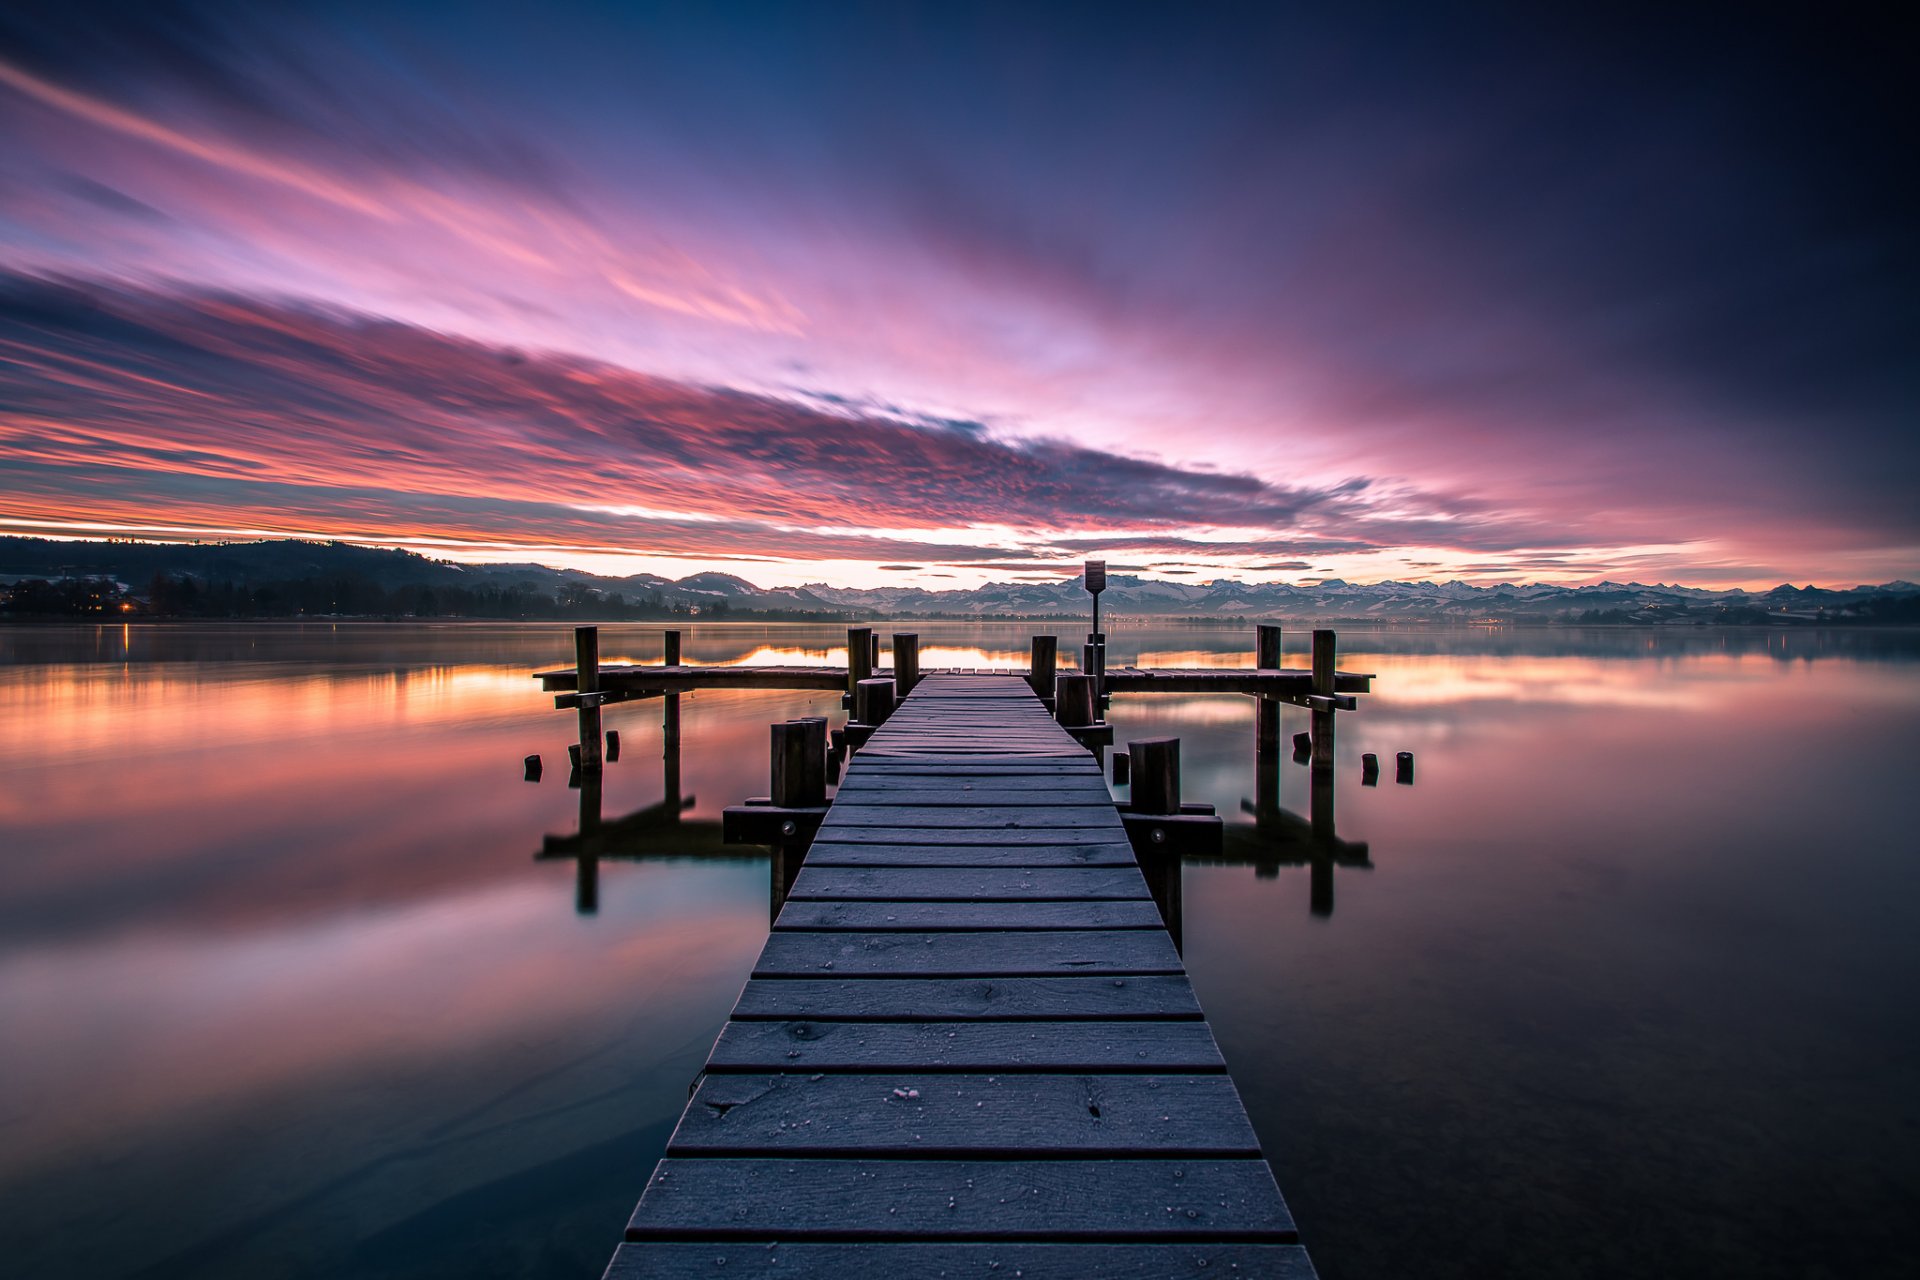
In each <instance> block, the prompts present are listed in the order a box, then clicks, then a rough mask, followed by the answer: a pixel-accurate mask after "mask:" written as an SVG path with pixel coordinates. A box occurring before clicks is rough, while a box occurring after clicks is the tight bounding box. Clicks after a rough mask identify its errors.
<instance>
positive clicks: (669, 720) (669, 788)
mask: <svg viewBox="0 0 1920 1280" xmlns="http://www.w3.org/2000/svg"><path fill="white" fill-rule="evenodd" d="M660 638H661V655H660V661H661V664H662V665H663V666H669V667H677V666H679V665H680V633H679V632H678V631H665V632H662V633H661V637H660ZM660 703H661V706H660V773H661V777H662V779H663V780H664V781H665V783H666V792H667V803H668V805H669V806H671V807H672V808H673V811H674V813H675V814H678V813H679V807H678V806H679V804H680V695H679V694H677V693H669V694H665V695H663V696H662V697H661V699H660Z"/></svg>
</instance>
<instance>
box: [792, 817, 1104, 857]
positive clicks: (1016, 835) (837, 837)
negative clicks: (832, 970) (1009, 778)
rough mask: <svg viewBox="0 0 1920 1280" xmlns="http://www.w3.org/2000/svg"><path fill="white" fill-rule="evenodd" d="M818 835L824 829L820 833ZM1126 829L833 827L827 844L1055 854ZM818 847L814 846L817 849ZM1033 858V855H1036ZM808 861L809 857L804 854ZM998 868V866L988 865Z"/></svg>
mask: <svg viewBox="0 0 1920 1280" xmlns="http://www.w3.org/2000/svg"><path fill="white" fill-rule="evenodd" d="M821 831H822V834H823V835H824V834H825V832H826V828H824V827H823V828H822V829H821ZM1125 839H1126V829H1125V828H1124V827H1120V825H1119V822H1118V820H1117V819H1116V820H1115V821H1114V822H1113V823H1112V824H1110V825H1109V824H1104V823H1103V824H1102V825H1100V826H1080V827H989V828H985V829H982V828H978V827H948V828H926V827H836V828H834V829H833V834H832V836H831V838H830V843H832V844H838V845H850V844H895V845H911V844H925V845H980V846H983V847H994V846H998V847H1001V848H1011V847H1013V846H1035V847H1036V849H1037V848H1038V847H1039V846H1046V847H1048V848H1052V849H1055V850H1058V849H1062V848H1071V847H1074V846H1100V845H1107V844H1111V843H1112V842H1113V841H1115V840H1125ZM819 847H820V846H819V845H817V844H816V845H814V846H813V848H814V849H816V850H817V849H818V848H819ZM1036 856H1037V854H1036ZM807 857H808V858H809V859H811V858H812V857H813V854H812V853H811V852H809V853H808V855H807ZM989 865H998V864H989Z"/></svg>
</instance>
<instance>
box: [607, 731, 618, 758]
mask: <svg viewBox="0 0 1920 1280" xmlns="http://www.w3.org/2000/svg"><path fill="white" fill-rule="evenodd" d="M619 758H620V731H619V730H618V729H609V730H607V763H608V764H612V763H614V762H615V761H616V760H618V759H619Z"/></svg>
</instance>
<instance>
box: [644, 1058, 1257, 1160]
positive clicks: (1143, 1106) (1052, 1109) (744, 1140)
mask: <svg viewBox="0 0 1920 1280" xmlns="http://www.w3.org/2000/svg"><path fill="white" fill-rule="evenodd" d="M1259 1153H1260V1144H1259V1142H1258V1141H1257V1140H1256V1139H1255V1138H1254V1136H1253V1126H1252V1125H1251V1124H1250V1123H1249V1122H1248V1120H1247V1113H1246V1110H1245V1109H1244V1108H1243V1107H1242V1106H1241V1105H1240V1095H1239V1094H1238V1093H1237V1092H1235V1090H1234V1087H1233V1081H1232V1080H1230V1079H1229V1078H1228V1077H1226V1076H1225V1075H930V1074H924V1073H916V1072H885V1073H874V1074H862V1075H853V1074H849V1075H839V1074H826V1073H815V1074H813V1075H785V1074H781V1075H708V1076H703V1077H701V1080H700V1084H699V1087H698V1088H696V1089H695V1090H694V1093H693V1098H692V1100H691V1101H690V1102H688V1103H687V1110H686V1113H685V1114H684V1115H682V1116H681V1118H680V1124H679V1127H678V1128H676V1129H675V1130H674V1131H673V1137H672V1138H671V1139H669V1140H668V1143H667V1154H668V1155H680V1156H688V1155H696V1154H705V1155H730V1156H750V1155H789V1156H802V1155H818V1156H844V1155H860V1156H921V1157H926V1158H945V1157H960V1156H995V1157H1003V1158H1015V1157H1019V1158H1028V1159H1031V1158H1042V1159H1045V1158H1052V1157H1054V1156H1066V1155H1080V1156H1086V1157H1093V1156H1105V1157H1111V1158H1116V1159H1117V1158H1123V1157H1132V1156H1155V1155H1157V1156H1182V1157H1191V1158H1198V1157H1203V1156H1211V1157H1222V1156H1235V1157H1238V1156H1257V1155H1258V1154H1259Z"/></svg>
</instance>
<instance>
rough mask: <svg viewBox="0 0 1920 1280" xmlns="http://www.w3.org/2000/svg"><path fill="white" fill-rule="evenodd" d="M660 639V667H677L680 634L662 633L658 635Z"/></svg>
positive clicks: (673, 632)
mask: <svg viewBox="0 0 1920 1280" xmlns="http://www.w3.org/2000/svg"><path fill="white" fill-rule="evenodd" d="M660 639H661V647H662V652H661V656H660V662H661V665H662V666H668V667H677V666H679V665H680V633H679V632H678V631H663V632H661V633H660Z"/></svg>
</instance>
